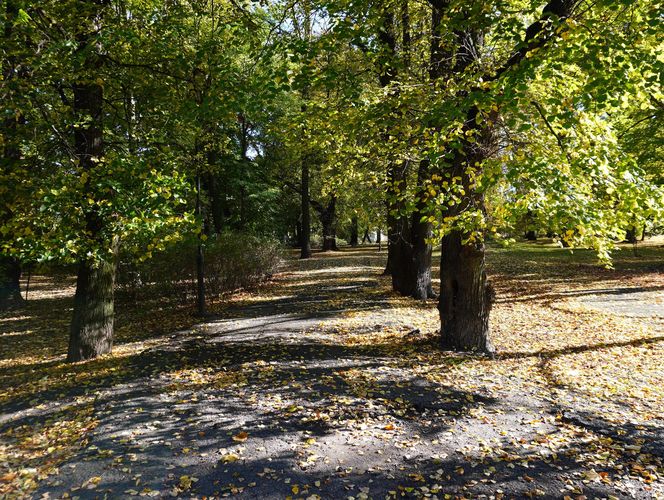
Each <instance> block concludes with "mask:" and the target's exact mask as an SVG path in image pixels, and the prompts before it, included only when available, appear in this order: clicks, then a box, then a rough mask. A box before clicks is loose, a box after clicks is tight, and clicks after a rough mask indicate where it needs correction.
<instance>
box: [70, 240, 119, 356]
mask: <svg viewBox="0 0 664 500" xmlns="http://www.w3.org/2000/svg"><path fill="white" fill-rule="evenodd" d="M114 247H115V248H114V249H113V255H112V257H111V258H110V259H108V260H106V261H102V262H98V263H90V262H87V261H85V262H81V263H80V264H79V268H78V276H77V278H76V294H75V296H74V314H73V317H72V322H71V329H70V335H69V349H68V352H67V361H69V362H75V361H81V360H83V359H91V358H96V357H97V356H100V355H102V354H107V353H109V352H111V349H112V347H113V320H114V310H113V308H114V300H113V292H114V289H115V271H116V267H117V242H116V244H115V245H114Z"/></svg>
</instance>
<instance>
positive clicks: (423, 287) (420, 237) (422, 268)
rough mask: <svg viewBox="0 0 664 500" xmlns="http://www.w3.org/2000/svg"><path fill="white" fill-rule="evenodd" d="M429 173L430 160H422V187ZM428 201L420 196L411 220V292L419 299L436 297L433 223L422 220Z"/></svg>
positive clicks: (419, 182)
mask: <svg viewBox="0 0 664 500" xmlns="http://www.w3.org/2000/svg"><path fill="white" fill-rule="evenodd" d="M428 174H429V161H428V160H422V161H420V166H419V168H418V171H417V184H418V186H420V187H422V186H423V185H424V181H425V180H426V178H427V177H428ZM426 209H427V202H426V201H424V200H423V196H422V195H420V196H418V201H417V204H416V210H415V212H413V215H412V217H411V222H410V232H411V237H410V240H411V245H412V247H411V261H412V263H411V269H410V276H409V280H410V281H411V284H410V287H409V288H410V294H409V295H411V296H412V297H414V298H416V299H419V300H426V299H433V298H436V294H435V292H434V291H433V285H432V284H431V243H429V239H430V238H431V236H432V227H431V223H430V222H427V221H422V218H423V217H425V216H426V215H427V212H426Z"/></svg>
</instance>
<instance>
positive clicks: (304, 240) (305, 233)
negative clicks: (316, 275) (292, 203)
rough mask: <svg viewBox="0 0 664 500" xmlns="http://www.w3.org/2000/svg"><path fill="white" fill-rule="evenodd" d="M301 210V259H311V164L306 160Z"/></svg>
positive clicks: (303, 166)
mask: <svg viewBox="0 0 664 500" xmlns="http://www.w3.org/2000/svg"><path fill="white" fill-rule="evenodd" d="M300 201H301V204H300V210H301V211H302V233H301V234H302V237H301V240H300V258H301V259H308V258H309V257H311V212H310V211H309V204H310V203H311V197H310V195H309V163H308V161H307V159H306V158H304V159H303V160H302V178H301V185H300Z"/></svg>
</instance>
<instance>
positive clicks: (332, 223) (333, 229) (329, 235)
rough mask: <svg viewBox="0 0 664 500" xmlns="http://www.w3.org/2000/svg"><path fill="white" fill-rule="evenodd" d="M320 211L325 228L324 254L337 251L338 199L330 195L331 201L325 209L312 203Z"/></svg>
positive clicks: (318, 204)
mask: <svg viewBox="0 0 664 500" xmlns="http://www.w3.org/2000/svg"><path fill="white" fill-rule="evenodd" d="M312 205H314V207H315V208H316V210H317V211H318V216H319V218H320V223H321V225H322V226H323V249H322V250H323V252H328V251H331V250H338V249H337V197H336V195H334V194H333V195H330V200H329V201H328V203H327V205H326V206H325V207H323V206H322V205H320V203H316V202H312Z"/></svg>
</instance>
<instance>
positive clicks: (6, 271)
mask: <svg viewBox="0 0 664 500" xmlns="http://www.w3.org/2000/svg"><path fill="white" fill-rule="evenodd" d="M18 12H19V9H18V5H17V3H16V2H15V1H12V0H9V1H7V2H6V3H5V12H4V13H3V14H4V29H3V34H4V36H5V40H6V41H9V40H11V37H12V30H13V28H14V26H15V24H14V23H15V22H16V17H17V15H18ZM17 62H18V61H17V58H16V57H15V56H12V55H11V52H10V55H9V56H8V57H6V58H4V59H3V61H2V79H3V80H5V82H7V81H8V80H11V79H12V78H23V77H24V76H25V75H23V74H21V72H17V71H16V70H17V68H16V66H17ZM9 88H11V83H10V87H9ZM12 105H13V102H11V100H9V99H8V102H7V103H3V107H6V108H8V109H4V110H3V111H4V115H5V118H3V120H2V122H1V123H2V133H1V134H0V135H1V137H2V140H1V141H0V143H1V144H2V146H3V147H2V156H3V158H2V161H1V162H0V168H1V170H0V174H2V176H3V177H5V175H6V174H9V173H11V172H12V171H13V169H14V168H15V167H16V165H17V164H18V163H19V162H20V161H21V149H20V147H19V143H18V138H17V137H16V135H17V132H18V130H17V129H18V125H19V123H20V124H23V123H25V118H24V117H23V116H22V115H21V113H20V110H19V109H18V107H17V108H15V109H11V108H10V106H11V107H13V106H12ZM5 178H7V177H5ZM9 178H11V177H9ZM5 194H6V195H7V196H8V198H7V199H3V203H2V209H1V210H0V216H1V217H2V219H0V226H2V225H4V223H6V222H8V221H9V220H11V218H12V217H13V213H12V210H11V208H10V207H11V206H12V205H13V203H12V201H11V200H10V199H9V198H10V197H11V195H10V194H9V193H5ZM3 196H4V195H3ZM2 238H3V239H5V241H6V242H8V243H10V244H11V243H12V240H13V235H12V234H5V235H4V236H2ZM7 240H9V241H7ZM2 246H3V245H2V241H0V247H2ZM20 281H21V263H20V262H19V260H18V259H16V258H14V257H10V256H9V255H0V311H3V310H6V309H13V308H16V307H20V306H22V305H23V303H24V300H23V297H21V286H20Z"/></svg>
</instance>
